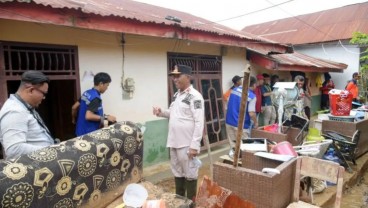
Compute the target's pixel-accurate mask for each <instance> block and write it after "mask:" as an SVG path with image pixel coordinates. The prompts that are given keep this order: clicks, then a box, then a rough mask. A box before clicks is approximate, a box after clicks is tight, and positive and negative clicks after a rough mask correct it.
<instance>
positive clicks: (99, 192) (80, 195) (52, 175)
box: [0, 122, 143, 208]
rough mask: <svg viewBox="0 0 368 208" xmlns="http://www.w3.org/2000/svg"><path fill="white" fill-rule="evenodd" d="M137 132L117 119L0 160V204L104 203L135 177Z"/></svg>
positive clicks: (58, 207)
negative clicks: (15, 157) (90, 130)
mask: <svg viewBox="0 0 368 208" xmlns="http://www.w3.org/2000/svg"><path fill="white" fill-rule="evenodd" d="M142 158H143V134H142V132H141V130H140V129H139V127H138V126H137V125H136V124H134V123H132V122H120V123H117V124H114V125H112V126H109V127H107V128H104V129H100V130H97V131H95V132H92V133H90V134H87V135H84V136H81V137H76V138H74V139H71V140H68V141H65V142H62V143H60V144H57V145H53V146H50V147H46V148H43V149H40V150H38V151H35V152H32V153H30V154H28V155H22V156H20V157H19V158H17V159H16V160H15V161H5V160H1V161H0V170H1V172H0V201H1V207H8V208H15V207H16V208H20V207H21V208H27V207H35V208H36V207H37V208H40V207H52V208H68V207H105V206H106V205H107V204H109V203H110V202H111V201H113V200H114V199H115V198H116V197H118V196H121V195H122V193H123V191H124V189H125V187H126V186H127V185H128V184H130V183H136V182H138V181H140V180H141V177H142V168H143V162H142Z"/></svg>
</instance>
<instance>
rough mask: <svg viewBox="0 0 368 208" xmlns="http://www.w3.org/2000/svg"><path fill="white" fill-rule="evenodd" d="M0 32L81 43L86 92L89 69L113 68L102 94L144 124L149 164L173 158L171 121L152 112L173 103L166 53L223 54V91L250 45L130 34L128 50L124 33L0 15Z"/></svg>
mask: <svg viewBox="0 0 368 208" xmlns="http://www.w3.org/2000/svg"><path fill="white" fill-rule="evenodd" d="M0 31H1V33H0V40H3V41H18V42H30V43H46V44H62V45H75V46H77V47H78V56H79V69H80V80H81V82H80V86H81V92H83V91H85V90H87V89H89V88H91V87H92V86H93V80H92V79H87V78H85V77H84V74H85V73H87V72H92V73H93V74H96V73H98V72H101V71H104V72H107V73H109V74H110V76H111V77H112V82H111V84H110V86H109V89H108V90H107V91H106V92H105V93H104V94H103V95H102V99H103V106H104V111H105V113H107V114H112V115H115V116H116V117H117V120H128V121H133V122H136V123H140V124H141V125H143V126H144V129H145V130H146V131H145V133H144V138H145V142H144V147H145V148H144V166H148V165H152V164H155V163H158V162H161V161H164V160H167V159H168V153H167V149H166V148H165V145H166V137H167V120H166V119H161V118H157V117H155V116H153V115H152V106H161V107H163V108H167V107H168V103H167V101H168V86H167V52H179V53H192V54H202V55H223V59H222V70H223V76H222V82H223V89H224V90H226V89H227V88H228V83H230V82H231V78H232V77H233V76H234V75H236V74H239V75H240V74H241V71H242V70H243V69H244V68H245V65H246V60H245V49H239V48H234V47H223V48H221V46H219V45H211V44H204V43H196V42H189V41H177V40H175V39H164V38H152V37H147V36H134V35H125V36H124V39H125V47H124V49H123V47H122V45H121V40H122V35H121V34H119V33H112V32H104V31H92V30H86V29H78V28H71V27H63V26H55V25H47V24H36V23H28V22H20V21H9V20H0ZM123 56H124V58H123ZM123 75H124V78H127V77H130V78H133V79H134V81H135V92H134V94H133V96H132V97H131V98H130V97H129V95H128V94H126V93H123V90H122V89H121V84H120V83H121V78H122V76H123ZM87 77H88V76H87ZM66 93H67V92H66ZM65 107H67V108H69V107H70V106H65Z"/></svg>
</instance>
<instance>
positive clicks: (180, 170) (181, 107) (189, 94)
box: [153, 65, 204, 201]
mask: <svg viewBox="0 0 368 208" xmlns="http://www.w3.org/2000/svg"><path fill="white" fill-rule="evenodd" d="M191 71H192V68H191V67H189V66H185V65H177V66H175V69H174V70H173V71H172V72H171V73H170V74H169V75H170V76H172V78H173V80H174V82H175V85H176V88H177V89H178V91H177V92H176V93H175V95H174V98H173V101H172V103H171V104H170V107H169V109H166V110H161V108H159V107H154V108H153V114H154V115H156V116H160V117H166V118H169V134H168V138H167V147H169V148H170V163H171V170H172V172H173V174H174V176H175V188H176V194H178V195H181V196H186V197H187V198H189V199H191V200H193V201H194V199H195V196H196V191H197V178H198V169H199V167H198V166H197V165H196V163H195V161H194V160H193V158H194V157H196V156H197V155H198V153H199V151H200V147H201V140H202V136H203V126H204V100H203V97H202V95H201V94H200V93H199V92H198V91H197V90H196V89H194V88H193V86H192V85H191V84H190V79H191Z"/></svg>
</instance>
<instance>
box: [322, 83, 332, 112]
mask: <svg viewBox="0 0 368 208" xmlns="http://www.w3.org/2000/svg"><path fill="white" fill-rule="evenodd" d="M334 88H335V84H334V82H333V81H332V79H326V80H325V81H324V82H323V84H322V87H321V88H320V90H321V91H322V95H321V109H329V108H330V100H329V96H328V92H330V90H332V89H334Z"/></svg>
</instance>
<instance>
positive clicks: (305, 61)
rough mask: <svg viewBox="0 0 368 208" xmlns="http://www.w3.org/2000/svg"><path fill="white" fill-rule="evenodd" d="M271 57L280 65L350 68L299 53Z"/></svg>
mask: <svg viewBox="0 0 368 208" xmlns="http://www.w3.org/2000/svg"><path fill="white" fill-rule="evenodd" d="M270 56H271V57H272V58H275V59H277V60H278V63H280V64H284V65H298V66H313V67H317V68H330V69H346V68H347V67H348V66H347V65H346V64H343V63H338V62H334V61H328V60H324V59H320V58H315V57H312V56H308V55H305V54H302V53H298V52H294V53H285V54H273V55H270Z"/></svg>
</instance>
